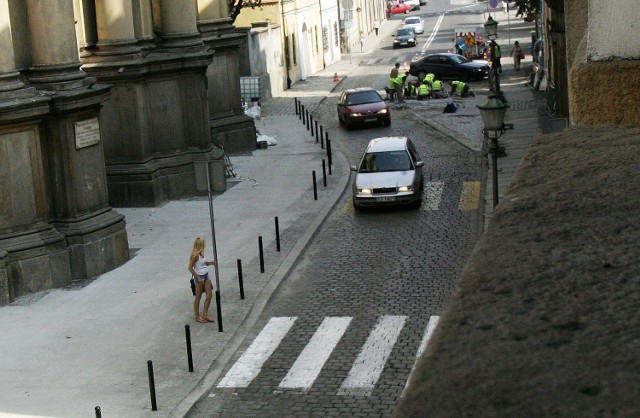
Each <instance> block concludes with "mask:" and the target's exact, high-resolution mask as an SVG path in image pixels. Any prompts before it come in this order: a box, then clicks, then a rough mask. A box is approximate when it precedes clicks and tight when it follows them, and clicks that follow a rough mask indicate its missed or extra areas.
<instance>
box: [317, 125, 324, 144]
mask: <svg viewBox="0 0 640 418" xmlns="http://www.w3.org/2000/svg"><path fill="white" fill-rule="evenodd" d="M323 136H324V132H322V125H320V138H322V137H323ZM318 139H319V138H318V137H316V144H317V143H318Z"/></svg>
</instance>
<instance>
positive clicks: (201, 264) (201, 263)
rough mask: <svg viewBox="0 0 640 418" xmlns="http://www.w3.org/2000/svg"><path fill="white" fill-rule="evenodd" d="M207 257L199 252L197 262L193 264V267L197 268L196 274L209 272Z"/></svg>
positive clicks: (200, 274)
mask: <svg viewBox="0 0 640 418" xmlns="http://www.w3.org/2000/svg"><path fill="white" fill-rule="evenodd" d="M206 261H207V260H206V258H204V257H203V256H201V255H199V254H198V259H197V260H196V262H195V264H194V265H193V269H194V270H195V272H196V274H197V275H198V276H202V275H205V274H207V273H208V272H209V269H208V268H207V265H206V264H205V263H206Z"/></svg>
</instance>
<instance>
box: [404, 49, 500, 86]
mask: <svg viewBox="0 0 640 418" xmlns="http://www.w3.org/2000/svg"><path fill="white" fill-rule="evenodd" d="M428 73H433V74H435V76H436V78H437V79H448V80H460V81H469V80H482V79H484V78H485V77H487V76H488V74H489V65H488V64H484V63H479V62H475V61H470V60H468V59H467V58H465V57H463V56H461V55H458V54H431V55H427V56H426V57H424V58H421V59H419V60H417V61H412V62H411V64H410V65H409V74H411V75H414V76H416V77H418V79H420V80H422V78H424V76H425V74H428Z"/></svg>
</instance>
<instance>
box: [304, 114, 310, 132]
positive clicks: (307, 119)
mask: <svg viewBox="0 0 640 418" xmlns="http://www.w3.org/2000/svg"><path fill="white" fill-rule="evenodd" d="M304 114H305V118H304V124H305V125H306V126H307V131H308V130H309V110H305V111H304Z"/></svg>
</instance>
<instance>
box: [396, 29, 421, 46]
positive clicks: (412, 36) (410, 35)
mask: <svg viewBox="0 0 640 418" xmlns="http://www.w3.org/2000/svg"><path fill="white" fill-rule="evenodd" d="M416 38H417V36H416V32H415V31H414V30H413V28H412V27H410V26H400V27H399V28H398V29H396V32H395V33H394V34H393V49H396V48H400V47H402V46H416V45H417V42H418V41H417V39H416Z"/></svg>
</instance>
